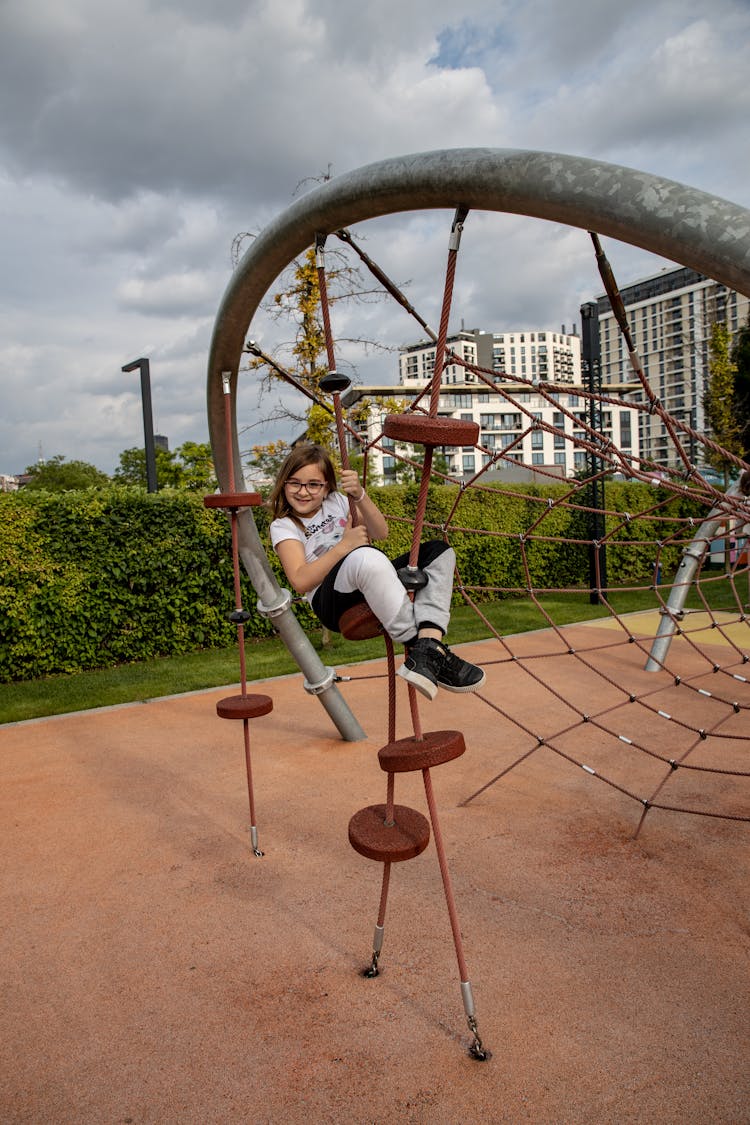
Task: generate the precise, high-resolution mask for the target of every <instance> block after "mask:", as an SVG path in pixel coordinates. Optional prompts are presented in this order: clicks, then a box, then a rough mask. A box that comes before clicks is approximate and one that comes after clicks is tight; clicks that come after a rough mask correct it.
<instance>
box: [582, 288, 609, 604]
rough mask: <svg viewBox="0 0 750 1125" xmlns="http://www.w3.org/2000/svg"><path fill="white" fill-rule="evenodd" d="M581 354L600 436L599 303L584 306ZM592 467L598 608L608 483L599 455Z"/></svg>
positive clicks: (593, 596)
mask: <svg viewBox="0 0 750 1125" xmlns="http://www.w3.org/2000/svg"><path fill="white" fill-rule="evenodd" d="M581 352H582V359H583V368H584V374H585V375H586V378H587V390H588V392H589V395H590V396H591V397H590V398H589V425H590V426H591V429H592V430H594V431H595V432H596V433H597V434H600V433H601V432H602V409H601V402H600V400H599V398H598V397H597V396H598V395H599V394H600V393H601V389H602V369H601V358H600V355H601V353H600V347H599V310H598V308H597V305H596V302H595V301H588V302H587V303H586V304H585V305H581ZM589 463H590V466H591V472H590V477H591V480H590V481H589V487H588V494H589V500H588V502H589V504H590V506H591V508H592V511H591V519H590V524H589V528H590V534H591V543H590V544H589V588H590V593H589V601H590V602H591V604H592V605H598V604H599V603H600V602H601V600H602V598H601V595H600V592H599V591H600V590H602V589H604V588H605V587H606V585H607V548H606V546H604V544H602V545H601V546H597V544H599V543H601V540H602V539H603V538H604V532H605V525H604V514H603V511H602V509H603V507H604V481H603V480H602V479H601V471H602V460H601V457H598V456H597V455H596V453H591V454H589Z"/></svg>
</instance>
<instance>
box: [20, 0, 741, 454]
mask: <svg viewBox="0 0 750 1125" xmlns="http://www.w3.org/2000/svg"><path fill="white" fill-rule="evenodd" d="M748 73H750V3H748V0H712V3H711V4H710V5H708V4H706V3H705V0H700V2H699V0H628V3H623V2H622V0H565V2H562V3H561V2H560V0H523V2H520V0H463V2H462V3H461V4H460V5H457V4H455V3H453V2H451V3H448V2H447V0H407V2H404V0H369V2H368V3H367V4H360V3H358V2H357V0H349V2H348V3H346V2H344V0H127V2H125V0H104V2H102V0H65V2H64V3H60V2H59V0H0V98H1V101H2V107H3V108H2V112H1V113H0V224H1V226H0V231H1V233H0V244H1V246H2V262H3V269H2V271H1V272H0V326H1V330H0V396H1V401H2V409H1V410H0V473H16V472H19V471H22V470H23V469H24V468H25V467H26V466H27V465H29V464H30V463H32V462H34V461H36V460H37V458H38V457H39V455H40V451H41V454H42V456H44V457H47V458H48V457H51V456H53V455H54V454H63V455H64V456H65V457H66V458H68V459H74V458H79V459H82V460H86V461H90V462H92V463H93V464H95V465H97V466H98V467H99V468H100V469H103V470H104V471H105V472H112V471H113V470H114V469H115V468H116V467H117V464H118V459H119V453H120V452H121V451H122V450H124V449H127V448H130V447H132V446H136V445H142V444H143V421H142V414H141V400H140V384H139V380H138V375H137V372H136V373H133V374H130V375H126V374H123V373H122V372H121V368H122V366H123V365H124V364H126V363H128V362H129V361H130V360H133V359H136V358H138V357H140V356H147V357H149V359H150V361H151V376H152V393H153V411H154V424H155V429H156V430H157V432H160V433H163V434H166V435H167V436H168V438H169V441H170V445H171V447H172V448H174V447H176V446H178V445H180V444H181V443H182V442H183V441H187V440H195V441H204V440H206V439H207V426H206V418H205V369H206V359H207V348H208V342H209V339H210V334H211V329H212V326H213V321H214V317H215V315H216V311H217V308H218V305H219V303H220V300H221V296H222V293H223V291H224V289H225V287H226V285H227V283H228V280H229V278H230V275H231V271H232V243H233V240H234V239H235V237H236V236H237V235H238V234H240V233H241V232H251V233H253V232H257V231H259V230H261V229H262V228H263V227H264V226H265V225H266V224H267V223H268V222H269V221H270V220H271V219H272V218H273V217H274V216H276V215H277V214H279V212H281V211H282V210H283V209H284V208H285V207H287V206H288V205H289V204H290V203H291V202H292V200H293V198H295V193H296V194H299V192H300V191H305V190H309V188H310V186H314V184H313V178H314V177H316V176H319V175H320V174H321V173H325V172H327V171H328V170H329V169H330V172H331V174H332V175H334V176H335V175H340V174H342V173H344V172H347V171H349V170H351V169H354V168H358V167H360V166H361V165H363V164H368V163H370V162H372V161H376V160H380V159H384V158H387V157H391V156H397V155H401V154H404V153H409V152H422V151H427V150H431V149H441V148H453V147H466V146H469V147H470V146H474V145H476V146H482V147H486V146H489V147H493V148H527V149H536V150H543V151H551V152H564V153H570V154H573V155H580V156H591V157H595V158H597V159H602V160H608V161H612V162H614V163H618V164H624V165H627V166H629V167H632V168H638V169H642V170H645V171H647V172H651V173H654V174H656V175H659V176H666V177H669V178H672V179H675V180H680V181H682V182H683V183H686V184H689V185H691V186H693V187H697V188H700V189H702V190H704V191H708V192H711V193H713V194H716V195H720V196H724V197H726V198H728V199H731V200H733V201H734V202H736V203H740V204H742V205H744V206H747V207H750V144H749V143H748V142H749V141H750V84H749V83H748ZM300 185H302V186H300ZM450 217H451V216H450V215H447V214H441V215H424V214H416V215H412V216H404V217H400V218H398V219H395V218H394V219H390V220H378V222H377V223H373V224H365V226H366V227H367V228H368V229H367V230H364V231H363V233H364V234H366V235H367V242H366V244H365V248H366V249H367V251H368V253H369V254H371V256H372V257H374V258H375V259H376V260H377V261H378V262H379V263H380V264H381V265H382V266H383V268H384V269H385V270H386V272H387V273H388V274H389V275H390V276H392V277H394V278H395V279H397V280H398V281H399V282H403V283H407V282H408V283H409V288H408V290H407V292H408V295H409V298H410V300H411V301H412V302H413V303H414V304H415V305H416V306H417V307H418V308H419V310H420V312H421V313H422V315H423V316H425V318H426V319H427V320H428V321H429V322H430V323H433V324H434V323H435V322H436V321H437V320H438V319H439V311H440V301H441V295H442V281H441V278H440V272H441V269H442V267H443V264H444V261H445V253H446V249H447V230H448V229H449V226H450ZM607 250H608V253H609V255H610V259H611V261H612V265H613V267H614V269H615V273H616V276H617V277H618V280H619V281H620V283H621V284H626V283H627V282H629V281H633V280H635V279H636V278H638V277H642V276H646V275H648V274H651V273H655V272H657V271H658V270H659V269H660V268H662V267H663V265H664V264H665V263H664V262H663V261H662V260H661V259H657V258H654V257H652V256H651V255H648V254H646V253H645V252H641V251H638V250H636V249H634V248H632V247H627V246H624V245H622V244H619V243H614V242H611V241H610V242H608V243H607ZM600 291H601V286H600V284H599V281H598V274H597V273H596V270H595V265H594V260H593V255H592V253H591V248H590V243H589V240H588V238H587V236H586V235H585V233H584V232H581V231H577V230H572V229H568V228H563V227H556V226H554V225H553V224H549V223H542V222H540V221H538V220H532V219H526V218H523V217H517V216H516V217H511V216H477V217H476V218H474V217H473V216H472V217H470V223H469V224H467V229H466V233H465V234H464V238H463V241H462V244H461V261H460V267H459V275H458V283H457V290H456V298H455V300H454V306H453V308H454V312H455V317H454V323H452V325H451V327H459V326H460V321H461V320H463V321H464V322H465V324H466V327H481V328H484V329H487V330H503V329H508V328H519V327H534V326H536V327H540V328H542V327H544V328H559V326H560V325H561V324H563V323H565V324H566V325H568V326H569V325H571V324H572V323H573V322H574V321H575V320H577V319H578V308H579V306H580V303H581V301H583V300H587V299H590V298H591V297H593V296H596V295H597V294H598V293H599V292H600ZM334 328H335V329H336V331H337V332H339V331H341V332H342V334H343V333H344V332H345V333H349V334H351V335H360V334H361V335H365V336H372V337H377V338H379V339H383V340H384V341H385V342H387V343H388V344H389V345H390V346H395V345H397V344H398V343H406V342H411V341H413V340H414V339H416V338H418V337H419V331H418V330H416V331H415V326H413V325H412V323H411V322H410V321H408V320H406V319H404V315H403V313H401V312H398V311H395V312H394V310H393V309H392V308H391V307H390V306H387V307H386V306H385V305H382V304H380V303H378V304H373V305H367V306H364V307H363V306H360V307H359V309H358V310H356V311H355V310H349V312H348V313H347V314H346V315H344V314H343V313H342V316H341V320H340V322H339V323H338V324H336V323H334ZM253 335H255V336H256V338H257V339H258V340H259V342H260V343H261V344H262V345H263V346H264V347H265V348H267V349H268V350H273V349H274V348H275V347H276V346H277V345H279V344H280V343H282V342H283V339H284V337H285V333H284V330H283V328H282V327H281V326H274V325H273V324H271V323H259V324H258V325H257V328H256V326H255V325H254V326H253ZM286 335H288V331H287V333H286ZM352 358H354V357H352ZM396 373H397V364H396V361H395V359H394V356H393V354H392V353H388V352H385V353H375V354H372V353H371V354H370V355H369V356H364V357H363V359H362V362H361V367H360V378H364V379H365V380H366V381H368V382H393V381H395V379H396ZM271 406H272V403H271V402H269V400H268V398H266V399H265V400H263V401H261V402H260V403H258V398H257V392H256V389H255V386H254V385H253V384H252V383H251V381H250V377H249V376H248V377H246V379H245V381H244V382H243V385H242V388H241V392H240V413H241V416H242V419H243V422H245V423H247V424H251V423H255V422H258V421H259V419H260V417H261V416H262V414H263V413H264V412H266V411H269V410H270V409H271ZM288 431H289V427H288V424H287V427H286V430H285V428H284V426H283V425H281V426H279V425H278V424H277V425H276V426H270V427H268V426H266V427H263V426H258V427H256V428H255V429H254V430H251V431H249V433H250V434H251V435H252V436H251V437H250V438H249V439H248V440H249V441H256V440H264V439H267V438H269V437H271V436H290V433H289V432H288Z"/></svg>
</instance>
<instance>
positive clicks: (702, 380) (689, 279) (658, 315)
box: [596, 267, 750, 467]
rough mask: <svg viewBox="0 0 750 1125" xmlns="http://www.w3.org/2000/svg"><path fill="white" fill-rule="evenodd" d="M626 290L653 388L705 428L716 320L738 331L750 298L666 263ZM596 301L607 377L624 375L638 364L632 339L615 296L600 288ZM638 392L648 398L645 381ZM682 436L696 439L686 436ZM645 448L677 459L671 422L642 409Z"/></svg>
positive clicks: (667, 404) (663, 459)
mask: <svg viewBox="0 0 750 1125" xmlns="http://www.w3.org/2000/svg"><path fill="white" fill-rule="evenodd" d="M620 292H621V295H622V299H623V302H624V304H625V309H626V312H627V317H628V326H629V328H630V332H631V334H632V337H633V342H634V345H635V349H636V351H637V352H638V355H639V357H640V360H641V364H642V366H643V371H644V374H645V375H646V378H647V379H648V382H649V385H650V387H651V389H652V391H653V392H654V394H655V395H656V396H657V398H659V400H660V401H661V403H662V405H663V406H664V408H665V410H666V411H667V413H668V414H670V415H671V416H672V417H674V418H676V419H678V420H679V421H682V422H685V423H686V424H687V425H689V426H691V428H692V429H694V430H696V431H697V432H698V433H705V431H706V424H705V417H704V410H703V398H704V394H705V391H706V386H707V382H708V375H709V366H708V365H709V339H710V335H711V325H712V324H714V323H715V322H716V321H724V322H725V323H726V325H727V327H728V329H729V331H730V332H732V333H734V332H736V331H737V330H738V329H739V328H740V327H741V326H742V324H743V323H744V322H746V321H747V316H748V309H749V308H750V301H749V300H748V298H747V297H745V296H743V295H742V294H741V293H736V292H735V291H734V290H732V289H728V288H727V287H726V286H725V285H720V284H719V283H718V282H716V281H712V280H711V279H710V278H707V277H705V276H704V275H703V274H700V273H698V272H697V271H696V270H692V269H688V268H687V267H678V268H675V269H667V270H662V272H661V273H658V274H655V275H654V276H652V277H647V278H644V279H643V280H641V281H636V282H634V283H633V284H632V285H628V286H626V287H624V288H623V289H621V291H620ZM596 306H597V311H598V319H599V345H600V370H601V375H602V379H603V381H604V382H605V383H606V382H615V381H617V380H618V379H619V380H622V379H624V378H627V377H628V376H629V373H630V371H631V370H632V368H631V366H630V360H629V358H628V352H627V347H626V345H625V341H624V339H623V338H622V334H621V332H620V330H619V327H618V325H617V321H616V320H615V317H614V314H613V313H612V309H611V306H610V302H609V299H608V298H607V297H606V296H599V297H598V298H597V299H596ZM633 398H634V401H636V402H645V401H646V395H645V393H644V391H643V390H642V389H641V388H638V390H637V391H636V392H635V394H634V395H633ZM682 440H684V442H685V443H686V445H688V444H689V439H688V438H687V436H684V437H683V439H682ZM640 448H641V453H642V455H643V457H644V458H647V459H648V460H651V461H654V462H656V463H657V464H660V465H664V466H665V467H669V466H673V465H675V464H676V463H677V457H676V456H675V452H674V450H673V448H672V445H671V441H670V438H669V435H668V433H667V429H666V426H665V425H664V422H663V421H662V420H661V419H660V418H659V417H658V415H655V414H648V413H646V412H643V413H641V415H640ZM689 452H690V455H691V459H693V460H696V459H697V461H698V463H699V464H700V463H702V462H703V458H702V456H701V455H700V450H697V451H696V450H692V449H691V450H689ZM696 453H697V458H696V457H695V454H696Z"/></svg>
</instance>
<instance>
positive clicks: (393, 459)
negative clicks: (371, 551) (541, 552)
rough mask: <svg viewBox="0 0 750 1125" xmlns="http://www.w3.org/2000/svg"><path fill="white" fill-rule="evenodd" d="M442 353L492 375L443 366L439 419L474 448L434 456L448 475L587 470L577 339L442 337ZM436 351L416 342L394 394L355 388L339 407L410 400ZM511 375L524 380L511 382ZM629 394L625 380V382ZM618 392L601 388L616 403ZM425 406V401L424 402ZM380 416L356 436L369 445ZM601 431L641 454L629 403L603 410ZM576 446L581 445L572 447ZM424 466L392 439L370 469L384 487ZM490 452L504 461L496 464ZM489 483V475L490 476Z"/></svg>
mask: <svg viewBox="0 0 750 1125" xmlns="http://www.w3.org/2000/svg"><path fill="white" fill-rule="evenodd" d="M447 351H448V352H450V353H452V354H454V355H456V356H459V357H460V358H462V359H463V360H464V361H465V362H467V363H470V364H472V365H474V366H476V367H480V368H482V369H483V370H485V371H489V372H492V375H491V380H492V385H491V386H488V384H487V382H486V381H485V379H483V378H481V377H480V376H479V375H478V374H476V373H474V372H472V371H469V370H466V369H465V368H464V367H463V365H462V364H460V363H450V357H449V362H448V364H447V365H446V366H445V368H444V373H443V380H442V383H441V389H440V398H439V403H438V414H439V415H441V416H442V417H450V418H457V419H460V420H462V421H472V422H475V423H477V424H478V426H479V431H480V436H479V444H478V446H477V447H474V446H467V447H463V448H456V447H446V448H441V449H439V450H438V451H437V452H438V453H439V454H441V455H442V457H443V458H444V459H445V465H446V468H447V472H448V474H449V475H450V476H452V477H455V478H456V479H458V480H468V479H470V478H471V477H473V476H474V475H475V473H477V472H479V471H480V470H481V469H482V468H484V467H485V466H487V465H489V464H490V462H492V461H493V460H494V463H493V466H492V471H493V472H495V473H503V472H505V473H506V474H507V473H508V472H509V471H510V472H512V471H513V469H514V468H515V469H516V471H517V470H518V467H519V466H521V467H524V468H525V469H526V470H527V471H528V472H529V473H532V472H533V471H534V470H536V471H537V472H539V473H540V474H544V475H549V474H551V475H553V476H559V477H563V478H564V477H568V476H572V475H574V474H575V473H577V472H580V471H582V470H585V469H586V465H587V457H588V453H587V450H586V448H585V446H582V445H581V444H580V443H581V442H586V441H588V440H589V438H590V433H589V431H588V430H587V429H586V426H587V423H588V420H589V414H588V410H589V407H588V403H587V400H586V399H585V398H584V397H583V396H582V393H581V392H582V391H583V385H582V375H581V340H580V337H579V336H578V335H577V334H576V333H575V332H572V333H570V334H568V333H565V332H559V333H558V332H552V331H548V330H546V329H545V330H541V331H539V330H534V331H523V332H516V331H513V332H495V333H489V332H480V331H479V330H478V329H473V330H471V331H468V330H464V329H462V330H461V331H460V332H458V333H455V334H453V335H451V336H449V337H448V340H447ZM434 363H435V345H434V344H433V343H429V342H425V341H422V342H420V343H418V344H412V345H409V346H408V347H405V348H403V349H402V350H401V353H400V356H399V371H400V382H399V384H398V385H397V386H395V387H394V386H368V387H356V386H355V387H352V388H350V389H349V391H347V392H346V394H345V395H344V396H343V399H342V402H343V404H344V405H345V406H350V405H353V404H354V403H355V402H357V401H359V400H361V399H362V398H365V399H369V400H371V401H372V400H377V399H378V398H380V399H387V398H397V399H402V400H404V401H410V400H413V399H414V398H415V397H416V396H417V395H418V394H419V392H420V391H421V390H423V389H424V388H425V387H426V386H427V383H428V381H429V380H430V379H431V377H432V373H433V371H434ZM508 376H511V377H513V376H515V377H516V378H517V379H520V380H525V382H513V381H512V379H509V378H508ZM535 383H545V384H549V383H555V384H558V385H559V388H560V389H559V391H557V390H555V391H554V392H553V393H551V392H550V391H549V389H547V390H545V393H544V394H542V393H541V392H540V391H535V389H534V384H535ZM627 386H628V387H632V381H631V382H629V383H628V384H627ZM623 389H624V388H623V387H622V386H621V385H620V382H619V381H618V385H617V386H614V387H612V386H610V387H607V391H608V392H609V393H610V394H612V395H616V394H618V393H620V392H621V391H622V390H623ZM424 405H425V406H427V405H428V403H427V401H425V403H424ZM385 417H386V411H385V410H384V409H383V408H382V407H381V408H380V409H377V408H374V409H373V408H371V410H370V414H369V418H368V422H367V426H366V430H365V429H363V432H362V436H363V438H364V439H365V441H366V442H367V443H368V444H369V443H370V442H372V441H373V440H374V439H375V438H376V437H377V435H378V434H379V433H380V432H381V430H382V427H383V422H384V420H385ZM600 432H602V433H603V435H604V437H605V438H608V439H611V440H612V441H613V442H614V443H615V444H616V445H618V446H619V448H620V449H622V450H623V452H624V453H626V454H627V455H632V456H637V455H638V446H637V441H638V423H637V418H636V411H634V410H633V409H632V407H630V406H629V405H628V404H627V403H626V402H623V403H622V405H619V404H618V405H617V406H612V405H609V404H608V405H607V407H606V409H605V410H604V411H603V412H602V416H601V426H600ZM576 442H578V443H579V444H578V445H577V444H576ZM396 454H399V455H400V456H401V457H409V458H413V459H414V460H416V461H417V462H418V461H419V460H421V457H422V455H423V451H422V450H420V449H418V450H416V451H414V450H413V449H411V448H410V447H408V446H406V445H400V446H399V447H398V448H396V446H395V445H394V442H393V441H392V440H391V439H389V438H381V440H380V441H379V442H378V446H377V447H373V448H371V449H370V453H369V463H370V467H371V470H374V472H375V473H376V474H377V475H378V477H379V478H380V479H381V480H383V481H384V482H386V483H387V482H388V481H390V480H393V479H395V478H396V476H397V474H398V470H399V464H400V462H399V459H398V457H397V456H396ZM497 454H500V455H501V456H499V457H497ZM488 479H491V478H489V471H488Z"/></svg>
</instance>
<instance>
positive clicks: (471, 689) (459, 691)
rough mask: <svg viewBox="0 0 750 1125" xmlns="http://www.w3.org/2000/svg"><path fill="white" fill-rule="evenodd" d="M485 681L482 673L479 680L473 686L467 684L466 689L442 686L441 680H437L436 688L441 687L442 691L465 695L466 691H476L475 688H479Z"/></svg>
mask: <svg viewBox="0 0 750 1125" xmlns="http://www.w3.org/2000/svg"><path fill="white" fill-rule="evenodd" d="M486 679H487V677H486V675H485V674H484V672H482V678H481V680H477V682H476V683H475V684H467V685H466V687H456V686H455V684H444V683H443V681H442V680H438V687H441V688H442V689H443V691H452V692H456V693H465V692H467V691H476V690H477V688H480V687H481V686H482V684H483V683H484V681H485V680H486Z"/></svg>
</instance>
